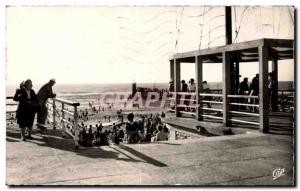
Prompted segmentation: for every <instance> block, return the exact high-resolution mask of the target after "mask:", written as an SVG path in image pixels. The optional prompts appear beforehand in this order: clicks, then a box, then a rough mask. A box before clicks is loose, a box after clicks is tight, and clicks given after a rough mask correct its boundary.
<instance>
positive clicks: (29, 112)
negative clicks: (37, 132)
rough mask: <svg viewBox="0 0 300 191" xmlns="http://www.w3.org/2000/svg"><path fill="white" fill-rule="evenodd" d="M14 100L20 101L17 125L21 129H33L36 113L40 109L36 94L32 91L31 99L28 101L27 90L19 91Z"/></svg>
mask: <svg viewBox="0 0 300 191" xmlns="http://www.w3.org/2000/svg"><path fill="white" fill-rule="evenodd" d="M14 100H16V101H19V106H18V110H17V123H18V124H19V126H20V128H24V127H32V125H33V121H34V116H35V113H36V111H37V109H38V107H39V105H38V102H37V98H36V94H35V92H34V91H33V90H30V99H28V96H27V92H26V90H25V89H22V90H19V91H18V93H17V92H16V95H15V97H14Z"/></svg>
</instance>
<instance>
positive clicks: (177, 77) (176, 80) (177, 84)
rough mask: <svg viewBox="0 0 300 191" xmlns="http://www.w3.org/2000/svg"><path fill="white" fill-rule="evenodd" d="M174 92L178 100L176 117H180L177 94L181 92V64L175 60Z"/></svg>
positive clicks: (176, 100) (176, 101)
mask: <svg viewBox="0 0 300 191" xmlns="http://www.w3.org/2000/svg"><path fill="white" fill-rule="evenodd" d="M174 90H175V92H176V95H175V96H176V99H175V115H176V117H179V115H180V114H179V112H178V108H177V103H178V102H179V95H178V94H177V93H178V92H180V62H179V61H178V60H176V59H174Z"/></svg>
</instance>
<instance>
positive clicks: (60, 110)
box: [47, 98, 80, 147]
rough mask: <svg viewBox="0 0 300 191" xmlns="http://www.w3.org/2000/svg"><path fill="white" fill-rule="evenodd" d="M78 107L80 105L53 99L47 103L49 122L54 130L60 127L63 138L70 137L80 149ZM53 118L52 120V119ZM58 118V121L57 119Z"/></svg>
mask: <svg viewBox="0 0 300 191" xmlns="http://www.w3.org/2000/svg"><path fill="white" fill-rule="evenodd" d="M78 106H80V103H78V102H72V101H69V100H64V99H60V98H53V99H49V100H48V101H47V107H48V111H50V112H51V114H50V115H48V120H49V121H50V122H52V125H53V129H56V128H57V127H59V128H60V129H61V132H62V137H65V136H66V135H69V136H70V137H72V138H73V139H74V143H75V147H78V146H79V144H78V141H79V132H80V130H79V125H78ZM50 116H52V119H51V117H50ZM57 118H58V119H57Z"/></svg>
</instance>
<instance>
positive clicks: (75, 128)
mask: <svg viewBox="0 0 300 191" xmlns="http://www.w3.org/2000/svg"><path fill="white" fill-rule="evenodd" d="M78 141H79V129H78V113H77V106H74V142H75V149H78V146H79V145H78Z"/></svg>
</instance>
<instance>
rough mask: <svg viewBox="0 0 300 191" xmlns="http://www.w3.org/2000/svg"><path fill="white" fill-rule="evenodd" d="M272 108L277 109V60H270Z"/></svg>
mask: <svg viewBox="0 0 300 191" xmlns="http://www.w3.org/2000/svg"><path fill="white" fill-rule="evenodd" d="M272 81H273V84H272V99H271V100H272V110H273V111H278V60H277V58H273V60H272Z"/></svg>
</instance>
